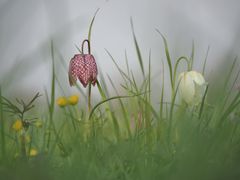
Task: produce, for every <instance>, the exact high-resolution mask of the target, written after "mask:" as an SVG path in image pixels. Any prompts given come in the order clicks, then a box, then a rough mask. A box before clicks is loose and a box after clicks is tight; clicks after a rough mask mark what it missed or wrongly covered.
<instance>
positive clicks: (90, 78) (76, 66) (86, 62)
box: [68, 54, 98, 87]
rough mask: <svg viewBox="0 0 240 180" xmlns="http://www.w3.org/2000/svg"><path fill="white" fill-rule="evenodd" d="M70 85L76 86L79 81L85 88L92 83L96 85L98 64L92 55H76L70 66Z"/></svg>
mask: <svg viewBox="0 0 240 180" xmlns="http://www.w3.org/2000/svg"><path fill="white" fill-rule="evenodd" d="M68 74H69V83H70V85H71V86H73V85H75V84H76V81H77V79H79V81H80V82H81V83H82V85H83V86H84V87H86V86H87V85H88V83H89V82H91V83H92V84H93V85H95V83H96V81H97V74H98V70H97V64H96V61H95V59H94V57H93V55H91V54H76V55H75V56H74V57H73V58H72V59H71V61H70V65H69V72H68Z"/></svg>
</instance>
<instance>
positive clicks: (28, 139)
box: [25, 135, 31, 143]
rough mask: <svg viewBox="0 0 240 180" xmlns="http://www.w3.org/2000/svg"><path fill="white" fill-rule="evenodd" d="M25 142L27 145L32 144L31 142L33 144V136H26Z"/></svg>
mask: <svg viewBox="0 0 240 180" xmlns="http://www.w3.org/2000/svg"><path fill="white" fill-rule="evenodd" d="M25 142H26V143H30V142H31V136H29V135H26V136H25Z"/></svg>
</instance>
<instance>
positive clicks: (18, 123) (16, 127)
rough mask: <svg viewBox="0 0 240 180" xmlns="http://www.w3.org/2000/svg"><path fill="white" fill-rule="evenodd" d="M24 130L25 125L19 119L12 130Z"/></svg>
mask: <svg viewBox="0 0 240 180" xmlns="http://www.w3.org/2000/svg"><path fill="white" fill-rule="evenodd" d="M22 128H23V123H22V121H21V120H20V119H17V120H16V121H15V122H14V123H13V125H12V129H13V130H15V131H20V130H22Z"/></svg>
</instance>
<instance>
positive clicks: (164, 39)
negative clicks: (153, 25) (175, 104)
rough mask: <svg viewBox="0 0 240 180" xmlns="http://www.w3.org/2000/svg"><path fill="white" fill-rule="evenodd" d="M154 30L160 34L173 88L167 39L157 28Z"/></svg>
mask: <svg viewBox="0 0 240 180" xmlns="http://www.w3.org/2000/svg"><path fill="white" fill-rule="evenodd" d="M156 31H157V32H158V33H159V34H160V36H161V37H162V39H163V42H164V48H165V55H166V58H167V63H168V68H169V74H170V81H171V86H172V89H173V90H174V83H173V70H172V62H171V57H170V54H169V50H168V44H167V40H166V38H165V37H164V36H163V34H162V33H161V32H160V31H159V30H158V29H156Z"/></svg>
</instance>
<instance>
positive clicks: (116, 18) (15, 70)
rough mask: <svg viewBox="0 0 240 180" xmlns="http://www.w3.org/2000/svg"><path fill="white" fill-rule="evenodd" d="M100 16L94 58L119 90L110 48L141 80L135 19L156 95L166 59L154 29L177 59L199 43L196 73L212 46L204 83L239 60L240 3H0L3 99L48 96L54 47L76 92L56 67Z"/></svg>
mask: <svg viewBox="0 0 240 180" xmlns="http://www.w3.org/2000/svg"><path fill="white" fill-rule="evenodd" d="M98 8H100V11H99V12H98V15H97V17H96V21H95V23H94V27H93V32H92V53H93V54H94V56H95V58H96V60H97V63H98V66H99V68H101V71H102V72H103V74H104V75H106V74H109V75H110V76H111V77H112V79H113V80H114V81H115V82H116V84H118V83H117V82H118V81H119V78H120V75H119V73H116V72H117V71H116V68H115V67H114V65H113V63H112V61H111V60H110V58H109V56H108V55H107V54H106V52H105V48H106V49H107V50H108V51H109V52H110V53H111V54H112V55H113V56H114V58H115V59H116V61H117V62H118V63H119V64H120V66H121V67H123V68H125V58H124V57H125V55H124V53H125V50H126V52H127V54H128V59H129V65H130V67H131V68H132V69H133V71H134V72H135V73H136V74H140V73H141V72H140V67H139V64H138V61H137V56H136V52H135V48H134V43H133V37H132V34H131V26H130V17H132V18H133V22H134V27H135V33H136V36H137V39H138V42H139V45H140V48H141V51H142V55H143V58H144V63H145V65H146V67H147V64H148V54H149V50H150V49H151V52H152V68H153V78H154V84H153V86H154V87H156V89H157V88H158V87H160V85H161V81H162V80H161V73H162V63H161V61H162V60H164V61H165V55H164V48H163V43H162V39H161V38H160V36H159V35H158V34H157V33H156V31H155V28H158V29H159V30H160V31H161V32H162V33H163V34H164V35H165V36H166V38H167V40H168V43H169V48H170V52H171V55H172V58H173V59H176V58H177V57H179V56H181V55H186V56H188V55H190V53H191V46H192V42H193V41H194V43H195V60H196V61H195V62H196V64H195V66H194V69H196V70H201V68H202V65H203V61H204V58H205V55H206V51H207V48H208V46H210V52H209V56H208V64H207V75H209V73H211V72H213V71H215V70H216V69H217V67H218V66H219V65H221V64H222V63H227V62H231V61H232V59H233V58H234V57H235V56H237V55H238V54H239V50H240V38H239V37H240V21H239V17H240V1H239V0H35V1H33V0H21V1H19V0H0V27H1V28H0V54H1V56H0V82H1V85H2V86H3V87H4V92H5V93H9V94H16V92H17V93H18V94H26V93H31V94H32V93H33V92H36V91H40V92H42V91H43V89H44V88H47V89H49V87H50V83H51V53H50V52H51V51H50V43H51V40H53V43H54V49H55V53H56V54H55V59H56V64H57V74H58V79H59V81H60V82H61V84H62V86H63V88H64V89H65V90H66V91H67V92H69V91H70V92H71V93H73V92H75V91H76V88H70V87H69V86H68V77H67V73H66V69H64V66H62V64H61V62H60V60H59V59H60V58H62V59H63V60H64V62H65V63H66V64H67V65H68V63H69V60H70V59H71V58H72V57H73V55H74V54H76V53H77V52H78V51H77V49H76V48H75V44H76V45H80V44H81V42H82V40H84V39H85V38H87V33H88V27H89V24H90V21H91V19H92V17H93V15H94V13H95V11H96V10H97V9H98ZM139 78H141V76H139ZM206 78H207V77H206ZM120 82H121V81H119V83H120Z"/></svg>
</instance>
